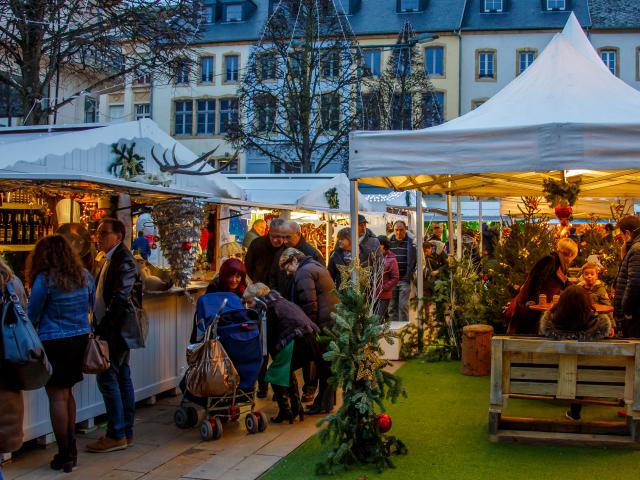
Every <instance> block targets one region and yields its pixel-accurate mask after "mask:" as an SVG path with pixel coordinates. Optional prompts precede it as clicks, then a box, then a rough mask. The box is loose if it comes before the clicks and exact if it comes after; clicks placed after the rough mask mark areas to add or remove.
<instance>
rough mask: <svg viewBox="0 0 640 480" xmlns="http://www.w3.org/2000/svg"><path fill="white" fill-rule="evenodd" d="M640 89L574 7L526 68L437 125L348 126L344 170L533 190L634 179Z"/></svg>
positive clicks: (485, 188)
mask: <svg viewBox="0 0 640 480" xmlns="http://www.w3.org/2000/svg"><path fill="white" fill-rule="evenodd" d="M639 111H640V92H638V91H637V90H635V89H633V88H632V87H630V86H628V85H627V84H625V83H624V82H623V81H622V80H620V79H619V78H617V77H615V76H614V75H612V74H611V73H610V72H609V70H608V69H607V68H606V67H605V66H604V65H603V63H602V61H601V60H600V59H599V57H598V55H597V54H596V52H595V50H594V49H593V47H592V46H591V44H590V43H589V41H588V40H587V38H586V36H585V34H584V32H583V31H582V29H581V27H580V25H579V24H578V21H577V20H576V18H575V16H574V15H573V14H572V15H571V16H570V18H569V20H568V21H567V24H566V25H565V28H564V30H563V31H562V33H559V34H556V35H555V36H554V38H553V40H552V41H551V42H550V43H549V45H548V46H547V48H545V50H544V51H543V52H542V53H541V54H540V55H539V57H538V58H537V59H536V60H535V61H534V63H533V64H532V65H531V66H530V67H529V68H527V70H526V71H525V72H524V73H522V74H521V75H520V76H518V77H517V78H516V79H515V80H513V81H512V82H511V83H509V84H508V85H507V86H506V87H505V88H504V89H502V90H501V91H500V92H499V93H498V94H496V95H495V96H494V97H492V98H491V99H490V100H488V101H487V102H486V103H485V104H484V105H482V106H481V107H479V108H478V109H476V110H473V111H471V112H469V113H468V114H466V115H464V116H462V117H459V118H457V119H454V120H451V121H450V122H447V123H445V124H443V125H439V126H436V127H432V128H427V129H423V130H413V131H383V132H354V133H352V134H351V140H350V146H349V149H350V158H349V177H350V178H352V179H359V180H361V181H362V182H364V183H369V184H373V185H380V186H385V187H392V188H395V189H398V190H406V189H420V190H422V191H423V192H424V193H448V192H450V193H454V194H457V195H472V196H482V197H491V196H514V195H540V194H541V193H542V180H543V179H544V178H545V177H554V178H557V179H560V178H563V177H571V176H581V177H582V188H581V190H582V193H583V194H584V195H588V196H594V197H632V196H634V194H636V193H637V191H638V186H640V171H639V170H638V168H640V141H639V140H638V139H639V138H640V117H639V116H638V112H639Z"/></svg>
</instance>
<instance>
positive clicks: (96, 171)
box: [0, 120, 243, 440]
mask: <svg viewBox="0 0 640 480" xmlns="http://www.w3.org/2000/svg"><path fill="white" fill-rule="evenodd" d="M152 151H155V154H156V155H158V154H160V155H161V154H162V152H167V151H169V152H172V153H171V155H172V156H173V158H174V159H176V161H177V162H179V163H188V162H191V161H193V160H194V159H195V158H196V155H195V154H193V153H192V152H190V151H189V150H188V149H186V148H185V147H183V146H182V145H180V144H179V143H177V142H175V140H173V139H172V138H171V137H170V136H169V135H167V134H166V133H164V132H163V131H162V130H160V129H159V128H158V127H157V125H155V124H154V123H153V122H152V121H150V120H142V121H138V122H130V123H125V124H118V125H112V126H96V127H95V128H87V126H86V125H85V126H82V127H80V128H79V129H75V128H72V127H65V128H56V127H42V128H39V127H29V128H21V129H20V128H19V129H7V130H5V131H3V132H0V153H1V154H2V155H0V190H1V191H2V200H3V202H2V206H1V208H0V220H1V224H0V240H2V242H0V243H1V245H0V251H2V252H3V255H4V256H5V258H7V259H8V260H9V262H10V263H11V264H12V266H13V268H14V270H15V271H16V273H17V274H18V275H21V274H22V265H23V263H24V259H25V257H26V255H27V254H28V252H29V251H31V249H32V248H33V245H34V243H35V242H37V240H38V239H39V238H40V237H42V236H45V235H48V234H51V233H54V232H58V233H61V234H64V235H66V236H67V238H69V239H70V240H71V241H72V245H73V246H74V248H75V249H76V251H78V253H80V254H81V256H82V258H83V261H84V262H85V265H86V266H87V268H89V269H92V267H95V266H96V265H95V263H94V259H95V253H96V249H95V245H94V243H93V239H92V233H93V231H94V229H95V228H96V226H97V224H98V223H99V221H100V219H101V218H103V217H104V216H117V217H118V218H119V219H120V220H122V221H123V222H124V223H125V225H127V226H128V227H130V228H129V233H130V232H131V230H133V229H134V228H136V227H137V228H140V226H141V225H140V222H137V221H138V220H139V219H141V218H143V216H144V215H146V217H149V215H148V214H149V213H150V214H151V218H152V220H151V228H152V235H149V237H150V238H149V240H150V242H149V243H150V244H151V247H152V248H155V250H157V251H158V252H160V251H161V252H162V254H161V255H160V256H162V257H164V262H165V264H166V265H167V266H168V267H169V268H168V269H161V268H158V266H157V265H153V264H149V263H147V262H146V261H144V260H143V259H142V258H141V259H140V263H141V271H142V272H143V276H145V277H147V279H151V280H153V281H150V282H145V286H146V288H145V290H146V291H145V294H144V300H143V307H144V309H145V310H146V312H147V316H148V318H149V336H148V339H147V347H146V348H144V349H140V350H135V351H133V352H132V358H131V365H132V377H133V382H134V387H135V390H136V399H137V400H143V399H145V398H148V397H151V396H153V395H155V394H157V393H160V392H163V391H166V390H169V389H172V388H175V387H176V386H177V385H178V382H179V380H180V379H181V377H182V375H183V373H184V370H185V366H186V363H185V356H184V349H185V346H186V345H187V343H188V338H189V334H190V331H191V326H192V321H193V311H194V305H193V297H194V296H197V295H199V294H200V293H201V292H202V291H203V288H204V287H205V286H206V283H204V282H192V281H191V276H192V273H193V270H194V263H195V262H196V261H197V260H198V257H199V250H198V248H199V247H198V240H199V239H200V233H201V230H202V225H203V224H204V221H205V220H206V218H205V217H206V216H207V211H206V206H205V203H204V202H203V199H205V198H209V197H212V196H219V197H223V198H242V197H243V192H242V190H241V189H240V188H238V187H237V186H236V185H234V184H232V183H231V182H229V181H228V180H227V179H226V178H224V177H223V176H221V175H213V176H210V177H208V178H204V177H198V176H191V175H184V174H166V173H163V172H161V171H160V167H159V165H158V164H157V163H156V162H154V160H152V153H151V152H152ZM167 218H171V221H167ZM147 222H148V221H147ZM143 223H144V222H143ZM134 226H135V227H134ZM130 241H131V239H130V238H127V239H125V243H126V244H128V245H129V246H130V245H131V243H130ZM155 250H154V251H155ZM94 270H95V269H94ZM171 284H173V286H171ZM169 287H171V288H169ZM75 393H76V399H77V412H78V416H77V419H78V421H79V422H81V421H84V420H92V418H93V417H94V416H96V415H99V414H101V413H104V405H103V402H102V396H101V394H100V392H99V391H98V389H97V386H96V382H95V377H94V376H93V375H86V376H85V380H84V381H83V382H82V383H80V384H78V385H76V389H75ZM24 431H25V440H29V439H32V438H36V437H40V436H43V435H46V434H48V433H49V432H51V426H50V420H49V411H48V401H47V397H46V395H45V392H44V389H40V390H36V391H31V392H27V394H26V396H25V424H24Z"/></svg>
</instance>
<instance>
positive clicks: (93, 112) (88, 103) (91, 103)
mask: <svg viewBox="0 0 640 480" xmlns="http://www.w3.org/2000/svg"><path fill="white" fill-rule="evenodd" d="M97 113H98V109H97V102H96V99H95V98H93V97H84V123H96V121H97Z"/></svg>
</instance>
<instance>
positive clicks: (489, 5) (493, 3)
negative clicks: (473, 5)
mask: <svg viewBox="0 0 640 480" xmlns="http://www.w3.org/2000/svg"><path fill="white" fill-rule="evenodd" d="M502 8H503V5H502V0H484V12H485V13H488V12H501V11H502Z"/></svg>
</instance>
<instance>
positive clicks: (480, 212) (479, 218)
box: [478, 199, 484, 258]
mask: <svg viewBox="0 0 640 480" xmlns="http://www.w3.org/2000/svg"><path fill="white" fill-rule="evenodd" d="M478 228H479V230H480V245H478V248H479V250H480V258H482V252H483V251H484V247H483V245H482V199H480V200H479V201H478Z"/></svg>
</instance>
